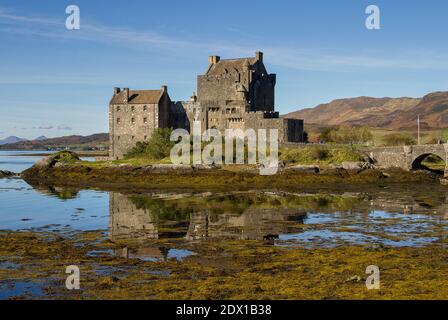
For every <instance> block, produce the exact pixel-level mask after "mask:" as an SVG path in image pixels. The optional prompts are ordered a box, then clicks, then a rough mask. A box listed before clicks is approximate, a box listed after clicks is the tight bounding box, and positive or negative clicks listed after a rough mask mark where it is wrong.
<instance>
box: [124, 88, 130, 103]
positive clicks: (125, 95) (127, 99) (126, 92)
mask: <svg viewBox="0 0 448 320" xmlns="http://www.w3.org/2000/svg"><path fill="white" fill-rule="evenodd" d="M123 92H124V94H123V102H124V103H128V101H129V88H123Z"/></svg>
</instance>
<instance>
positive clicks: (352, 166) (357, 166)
mask: <svg viewBox="0 0 448 320" xmlns="http://www.w3.org/2000/svg"><path fill="white" fill-rule="evenodd" d="M342 168H343V169H345V170H358V171H361V170H365V169H373V168H374V166H373V165H372V164H371V163H369V162H361V161H359V162H349V161H346V162H343V163H342Z"/></svg>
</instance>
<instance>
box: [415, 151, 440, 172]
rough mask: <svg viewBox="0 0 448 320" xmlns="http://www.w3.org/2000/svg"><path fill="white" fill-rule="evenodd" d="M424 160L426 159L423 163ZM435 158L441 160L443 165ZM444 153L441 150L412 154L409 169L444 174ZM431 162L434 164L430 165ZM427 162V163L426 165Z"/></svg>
mask: <svg viewBox="0 0 448 320" xmlns="http://www.w3.org/2000/svg"><path fill="white" fill-rule="evenodd" d="M425 160H428V161H427V163H426V164H423V162H424V161H425ZM437 160H439V162H443V166H441V165H440V164H437V162H436V161H437ZM446 161H447V160H446V155H445V153H443V154H442V153H441V152H423V153H420V154H416V155H415V154H414V155H413V159H412V161H411V165H410V168H411V169H425V170H428V171H431V172H434V173H438V174H442V175H443V174H445V171H446V166H447V163H446ZM431 162H433V163H434V165H431ZM428 164H429V165H428Z"/></svg>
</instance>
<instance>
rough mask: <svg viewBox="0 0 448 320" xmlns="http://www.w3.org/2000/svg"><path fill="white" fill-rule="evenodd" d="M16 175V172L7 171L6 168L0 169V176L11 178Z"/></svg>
mask: <svg viewBox="0 0 448 320" xmlns="http://www.w3.org/2000/svg"><path fill="white" fill-rule="evenodd" d="M15 176H17V173H15V172H12V171H8V170H0V178H12V177H15Z"/></svg>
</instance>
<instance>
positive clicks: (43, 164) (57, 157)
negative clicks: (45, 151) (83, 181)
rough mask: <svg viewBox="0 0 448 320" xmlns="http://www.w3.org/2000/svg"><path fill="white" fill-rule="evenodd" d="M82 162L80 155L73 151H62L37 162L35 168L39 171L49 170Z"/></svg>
mask: <svg viewBox="0 0 448 320" xmlns="http://www.w3.org/2000/svg"><path fill="white" fill-rule="evenodd" d="M77 161H80V159H79V157H78V155H77V154H76V153H74V152H72V151H60V152H56V153H54V154H51V155H49V156H47V157H45V158H42V159H40V160H39V161H37V162H36V163H35V164H34V166H33V167H35V168H37V169H47V168H52V167H54V166H56V165H57V166H60V165H61V164H70V163H75V162H77Z"/></svg>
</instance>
